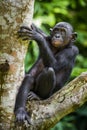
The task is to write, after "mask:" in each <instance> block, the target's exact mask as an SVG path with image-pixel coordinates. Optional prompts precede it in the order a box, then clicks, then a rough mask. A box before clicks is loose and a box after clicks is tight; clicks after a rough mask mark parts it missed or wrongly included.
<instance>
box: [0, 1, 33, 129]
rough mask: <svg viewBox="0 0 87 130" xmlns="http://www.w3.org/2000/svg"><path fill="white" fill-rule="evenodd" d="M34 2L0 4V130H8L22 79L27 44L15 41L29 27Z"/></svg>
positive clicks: (2, 2)
mask: <svg viewBox="0 0 87 130" xmlns="http://www.w3.org/2000/svg"><path fill="white" fill-rule="evenodd" d="M33 6H34V0H0V130H8V129H10V123H11V118H12V115H13V108H14V102H15V96H16V93H17V90H18V87H19V86H20V84H21V81H22V80H23V77H24V58H25V55H26V50H27V46H28V44H27V43H25V42H23V43H22V41H21V40H17V35H16V34H17V31H18V29H19V27H20V25H23V24H24V25H27V26H29V25H30V24H31V23H32V16H33Z"/></svg>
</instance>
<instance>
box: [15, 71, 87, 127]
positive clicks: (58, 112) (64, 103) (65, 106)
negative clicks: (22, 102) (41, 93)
mask: <svg viewBox="0 0 87 130" xmlns="http://www.w3.org/2000/svg"><path fill="white" fill-rule="evenodd" d="M86 101H87V72H85V73H82V74H81V75H80V76H79V77H77V78H76V79H74V80H73V81H71V82H70V83H69V84H67V85H66V86H65V87H63V88H62V89H61V90H60V91H58V92H56V93H55V94H54V95H53V96H52V97H50V98H49V99H47V100H44V101H32V102H28V103H27V110H28V111H29V112H30V114H31V118H32V124H33V125H32V126H28V125H27V123H26V122H25V124H24V126H23V125H22V127H20V130H25V129H26V130H50V128H52V127H53V126H54V125H55V124H56V123H58V122H59V121H60V119H61V118H62V117H64V116H65V115H67V114H69V113H71V112H73V111H75V110H76V109H77V108H79V107H80V106H82V105H83V104H84V103H85V102H86ZM15 130H19V126H16V129H15Z"/></svg>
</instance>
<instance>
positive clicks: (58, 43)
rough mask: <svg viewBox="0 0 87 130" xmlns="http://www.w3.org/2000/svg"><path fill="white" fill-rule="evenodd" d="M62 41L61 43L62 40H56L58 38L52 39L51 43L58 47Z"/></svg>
mask: <svg viewBox="0 0 87 130" xmlns="http://www.w3.org/2000/svg"><path fill="white" fill-rule="evenodd" d="M62 43H63V42H62V41H58V40H54V41H52V45H53V46H54V47H60V46H61V45H62Z"/></svg>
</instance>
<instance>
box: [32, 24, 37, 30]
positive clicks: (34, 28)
mask: <svg viewBox="0 0 87 130" xmlns="http://www.w3.org/2000/svg"><path fill="white" fill-rule="evenodd" d="M31 28H32V29H33V30H35V31H36V30H37V27H36V26H35V25H34V24H33V23H32V25H31Z"/></svg>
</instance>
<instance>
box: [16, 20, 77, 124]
mask: <svg viewBox="0 0 87 130" xmlns="http://www.w3.org/2000/svg"><path fill="white" fill-rule="evenodd" d="M18 35H19V37H21V38H22V39H23V40H28V39H29V40H35V41H36V42H37V44H38V47H39V51H40V55H39V58H38V60H37V61H36V63H35V64H34V65H33V66H32V68H31V69H30V70H29V72H28V73H27V74H26V75H25V77H24V79H23V81H22V84H21V86H20V88H19V91H18V94H17V97H16V103H15V109H14V113H15V116H16V120H17V121H18V122H23V121H24V120H27V121H28V123H31V120H30V119H31V118H30V116H29V115H28V114H27V112H26V108H25V106H26V101H27V98H28V99H29V100H33V99H35V100H40V99H42V100H43V99H47V98H48V97H50V96H51V95H52V94H53V93H54V92H56V91H58V90H59V89H60V88H61V87H63V86H64V84H65V83H66V82H67V81H68V79H69V77H70V74H71V71H72V69H73V67H74V63H75V58H76V55H77V54H78V48H77V47H76V46H75V45H74V42H75V40H76V37H77V33H76V32H73V27H72V26H71V25H70V24H69V23H67V22H59V23H57V24H56V25H55V26H54V28H53V29H50V35H49V36H47V35H46V34H45V33H44V32H43V31H42V30H40V29H39V28H37V27H36V26H35V25H33V24H32V25H31V27H30V28H29V27H26V26H22V27H21V28H20V30H19V31H18Z"/></svg>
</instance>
